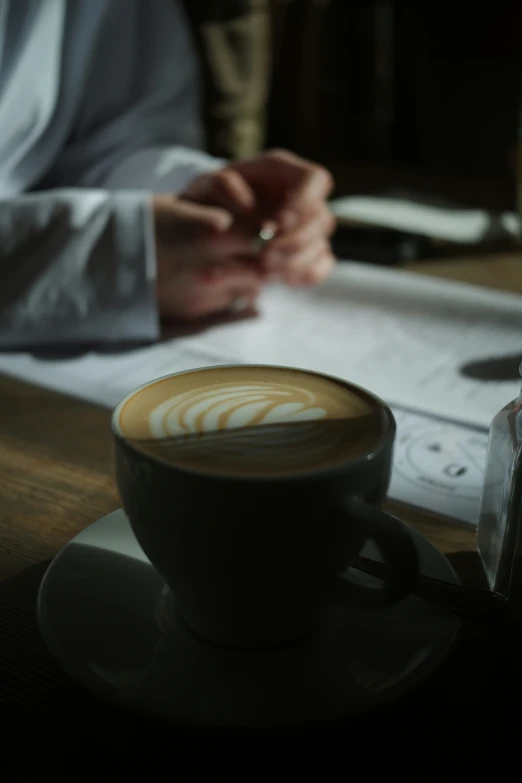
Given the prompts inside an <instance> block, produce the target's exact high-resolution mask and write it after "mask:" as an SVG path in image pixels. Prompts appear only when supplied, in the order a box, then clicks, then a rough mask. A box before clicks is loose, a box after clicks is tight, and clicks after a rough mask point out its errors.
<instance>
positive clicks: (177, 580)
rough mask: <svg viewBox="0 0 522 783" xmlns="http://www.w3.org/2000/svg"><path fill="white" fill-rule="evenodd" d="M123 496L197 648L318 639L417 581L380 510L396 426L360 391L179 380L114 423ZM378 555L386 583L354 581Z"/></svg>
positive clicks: (294, 381) (252, 377)
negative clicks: (360, 560)
mask: <svg viewBox="0 0 522 783" xmlns="http://www.w3.org/2000/svg"><path fill="white" fill-rule="evenodd" d="M112 431H113V435H114V443H115V469H116V481H117V486H118V490H119V493H120V497H121V500H122V504H123V507H124V509H125V512H126V513H127V516H128V518H129V520H130V523H131V525H132V528H133V531H134V533H135V535H136V538H137V540H138V542H139V543H140V545H141V547H142V548H143V550H144V552H145V554H146V555H147V557H148V558H149V559H150V561H151V563H152V564H153V565H154V566H155V567H156V568H157V570H158V571H159V573H160V574H161V575H162V576H163V577H164V579H165V581H166V584H167V585H168V587H169V591H170V593H169V594H170V596H171V599H172V611H175V612H176V613H178V615H179V617H180V618H181V619H182V620H183V621H184V622H185V624H186V625H187V626H188V627H189V628H190V629H192V630H193V631H194V632H195V633H196V634H198V635H200V636H201V637H204V638H205V639H207V640H210V641H212V642H214V643H218V644H222V645H227V646H232V647H237V648H245V649H266V648H270V647H273V646H277V645H280V644H284V643H286V642H289V641H291V640H293V639H297V638H298V637H300V636H301V635H304V634H306V633H307V632H309V631H310V630H312V629H313V628H314V626H315V624H316V623H317V621H318V617H319V616H320V611H321V607H322V606H324V604H325V602H326V601H334V602H337V603H341V604H344V605H349V606H357V607H368V608H370V609H371V607H375V606H381V605H383V604H386V603H390V602H393V601H397V600H399V599H400V598H402V597H403V596H404V595H405V594H406V593H408V591H409V589H410V588H411V586H412V585H413V584H414V582H415V580H416V579H417V577H418V562H417V554H416V550H415V546H414V544H413V541H412V539H411V537H410V535H409V532H408V528H407V527H406V526H405V525H404V524H403V523H402V522H400V521H399V520H398V519H396V518H395V517H392V516H391V515H390V514H387V513H386V512H385V511H383V510H382V508H381V504H382V502H383V499H384V497H385V495H386V492H387V488H388V483H389V478H390V471H391V463H392V451H393V442H394V437H395V422H394V418H393V415H392V412H391V411H390V409H389V408H388V406H387V405H385V404H384V403H383V402H382V401H381V400H380V399H378V398H377V397H375V396H373V395H372V394H370V393H369V392H367V391H365V390H364V389H361V388H359V387H357V386H355V385H353V384H351V383H348V382H346V381H342V380H339V379H336V378H331V377H328V376H325V375H321V374H318V373H313V372H308V371H301V370H296V369H292V368H286V367H268V366H261V365H239V366H224V367H211V368H202V369H198V370H192V371H189V372H183V373H177V374H175V375H170V376H167V377H164V378H160V379H157V380H154V381H151V382H150V383H149V384H146V385H145V386H142V387H140V388H139V389H137V390H135V391H133V392H132V393H131V394H129V395H127V396H126V397H125V398H124V399H123V400H122V401H121V402H120V404H119V405H118V406H117V408H116V409H115V411H114V413H113V418H112ZM368 539H372V540H373V541H374V542H375V544H376V545H377V547H378V549H379V550H380V552H381V554H382V556H383V559H384V560H385V562H386V563H387V564H388V565H389V569H388V570H389V572H390V574H391V575H392V577H391V579H390V581H389V582H387V583H382V585H381V586H379V587H374V586H369V585H368V586H367V585H363V584H361V583H360V582H356V581H355V580H352V579H351V578H350V575H349V574H347V573H346V572H347V569H348V568H349V565H350V563H351V562H352V561H353V559H354V558H355V557H356V556H357V555H358V554H359V552H360V551H361V549H362V547H363V546H364V544H365V543H366V542H367V540H368Z"/></svg>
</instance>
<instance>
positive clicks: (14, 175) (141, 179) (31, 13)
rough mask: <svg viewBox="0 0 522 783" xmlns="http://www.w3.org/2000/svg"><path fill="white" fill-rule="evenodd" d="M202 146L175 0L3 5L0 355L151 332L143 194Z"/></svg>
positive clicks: (197, 167) (169, 182)
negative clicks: (40, 346)
mask: <svg viewBox="0 0 522 783" xmlns="http://www.w3.org/2000/svg"><path fill="white" fill-rule="evenodd" d="M201 141H202V132H201V126H200V121H199V105H198V83H197V67H196V63H195V52H194V48H193V45H192V41H191V40H190V36H189V33H188V29H187V23H186V20H185V18H184V15H183V12H182V10H181V8H180V7H179V6H178V5H177V3H176V1H175V0H0V349H1V348H18V347H20V348H21V347H24V346H27V345H38V344H52V343H59V344H61V343H64V342H65V343H66V342H75V343H78V342H79V343H81V342H87V343H90V342H98V341H102V342H111V341H120V340H129V339H130V340H138V341H141V340H153V339H154V338H156V337H157V335H158V316H157V311H156V305H155V295H154V279H155V257H154V241H153V228H152V218H151V210H150V192H151V191H156V192H161V191H171V192H179V191H180V190H182V189H183V187H184V186H185V185H186V184H187V183H188V182H189V181H190V180H191V179H192V178H193V177H195V176H196V175H197V174H199V173H201V172H202V171H206V170H209V169H212V168H215V167H217V166H220V165H222V161H217V160H216V159H214V158H211V157H210V156H208V155H206V154H205V153H204V152H201V151H199V150H198V147H199V146H200V145H201Z"/></svg>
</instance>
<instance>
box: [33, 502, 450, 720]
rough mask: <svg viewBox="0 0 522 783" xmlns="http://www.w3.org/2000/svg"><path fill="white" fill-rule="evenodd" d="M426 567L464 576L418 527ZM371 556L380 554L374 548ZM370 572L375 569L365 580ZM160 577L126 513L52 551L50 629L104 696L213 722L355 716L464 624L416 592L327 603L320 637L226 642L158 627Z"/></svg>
mask: <svg viewBox="0 0 522 783" xmlns="http://www.w3.org/2000/svg"><path fill="white" fill-rule="evenodd" d="M413 535H414V538H415V542H416V544H417V547H418V551H419V556H420V561H421V569H422V572H423V573H424V574H426V575H429V576H434V577H437V578H439V579H446V580H447V581H450V582H457V581H458V580H457V578H456V576H455V573H454V571H453V569H452V567H451V566H450V564H449V563H448V561H447V560H446V558H445V557H444V556H443V555H442V554H441V553H440V552H439V551H438V550H437V549H436V548H435V547H434V546H432V545H431V544H430V543H429V542H428V541H427V540H426V539H425V538H424V537H423V536H421V535H420V534H419V533H417V532H413ZM363 554H364V555H366V556H367V557H374V558H377V557H378V554H377V551H376V550H374V549H373V548H372V547H371V546H369V545H368V546H367V547H366V548H365V550H364V551H363ZM361 578H363V579H369V577H361ZM163 587H164V582H163V581H162V579H161V577H160V576H159V574H158V573H157V572H156V571H155V569H154V568H153V567H152V566H151V564H150V562H149V561H148V560H147V558H146V557H145V555H144V553H143V551H142V550H141V548H140V546H139V545H138V543H137V541H136V539H135V537H134V534H133V533H132V530H131V528H130V525H129V522H128V520H127V517H126V516H125V514H124V512H123V511H121V510H119V511H115V512H114V513H112V514H109V515H108V516H106V517H104V518H103V519H100V520H99V521H98V522H96V523H95V524H94V525H91V526H90V527H88V528H87V529H86V530H84V531H82V532H81V533H80V534H79V535H78V536H76V538H74V539H73V540H72V541H71V542H70V543H69V544H68V545H67V546H66V547H65V548H64V549H63V550H62V551H61V552H60V554H58V555H57V557H56V558H55V559H54V560H53V562H52V563H51V565H50V566H49V568H48V570H47V573H46V574H45V576H44V578H43V581H42V584H41V586H40V591H39V595H38V621H39V624H40V630H41V632H42V635H43V638H44V640H45V642H46V644H47V645H48V647H49V649H50V650H51V652H52V653H53V654H54V655H55V656H56V658H57V659H58V661H59V662H60V663H61V665H62V666H63V667H64V668H65V669H66V670H67V671H68V672H69V673H70V674H71V675H72V676H73V677H75V678H76V679H77V680H79V681H80V682H81V683H83V684H84V685H85V686H87V687H88V688H90V689H92V690H94V691H96V692H97V693H98V694H99V695H100V696H103V697H106V698H109V699H111V700H116V701H117V702H119V703H120V704H121V703H125V704H126V705H127V706H129V707H134V708H138V709H142V710H145V711H147V712H152V713H155V714H159V715H161V716H164V717H167V718H170V719H174V720H177V721H183V722H189V723H195V724H198V725H202V724H206V725H208V726H213V727H222V728H227V727H244V728H255V727H259V728H261V727H269V726H276V725H283V726H289V725H294V724H295V725H299V724H308V725H309V724H311V723H315V722H321V721H325V720H336V719H340V718H347V717H352V716H356V715H359V714H361V713H363V712H366V711H367V710H369V709H372V708H375V707H377V706H379V705H380V704H382V703H383V701H387V700H389V699H391V698H394V697H396V696H397V695H399V694H400V693H403V692H404V691H405V690H407V689H409V688H411V687H412V686H414V685H415V684H417V683H418V682H419V681H420V680H421V679H423V678H424V677H426V675H427V674H428V673H430V672H431V671H432V670H433V669H434V668H435V667H436V666H438V664H440V663H441V661H442V659H443V658H444V657H445V656H446V655H447V653H448V651H449V650H450V648H451V646H452V644H453V642H454V640H455V639H456V636H457V634H458V631H459V628H460V621H459V620H458V619H457V618H456V617H454V616H452V615H450V614H449V613H446V612H445V611H444V610H442V609H438V608H437V607H435V606H432V605H431V604H429V603H427V602H425V601H423V600H422V599H420V598H417V597H415V596H410V597H408V598H405V599H404V600H403V601H401V602H400V603H398V604H395V605H394V606H391V607H388V608H385V609H378V610H375V609H374V610H370V611H362V610H346V609H339V608H337V607H327V608H325V615H324V624H323V626H324V627H322V628H321V629H319V630H318V632H317V635H316V636H315V637H314V638H309V639H307V640H305V641H302V642H300V643H299V644H295V645H293V646H288V647H285V648H281V649H279V650H277V651H270V652H262V653H257V652H256V653H253V652H237V651H231V650H225V649H222V648H219V647H215V646H212V645H210V644H207V643H205V642H203V641H200V640H198V639H197V638H196V637H194V636H193V635H192V634H191V633H190V631H188V630H186V629H185V628H184V627H183V625H182V624H180V625H176V624H175V626H174V627H172V628H170V630H169V632H168V635H167V636H165V635H164V634H163V633H162V632H161V630H160V626H159V624H158V620H157V618H158V617H160V616H161V611H158V608H159V609H160V610H161V606H162V600H163V599H162V598H161V595H162V590H163Z"/></svg>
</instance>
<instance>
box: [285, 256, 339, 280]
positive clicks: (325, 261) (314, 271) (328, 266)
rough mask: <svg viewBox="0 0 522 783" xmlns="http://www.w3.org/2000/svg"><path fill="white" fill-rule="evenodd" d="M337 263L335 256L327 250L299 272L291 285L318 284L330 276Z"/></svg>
mask: <svg viewBox="0 0 522 783" xmlns="http://www.w3.org/2000/svg"><path fill="white" fill-rule="evenodd" d="M335 264H336V260H335V256H334V255H333V253H332V252H331V251H330V250H327V251H326V252H325V253H324V254H323V255H322V256H319V257H318V258H317V259H316V260H315V261H314V263H312V264H311V265H310V266H309V267H308V268H306V269H303V270H302V271H301V272H300V273H299V274H297V275H296V276H295V278H294V280H293V282H292V283H291V284H290V285H292V286H295V287H298V286H312V285H318V284H319V283H322V282H323V280H325V279H326V278H327V277H328V275H329V274H330V272H331V271H332V269H333V268H334V266H335Z"/></svg>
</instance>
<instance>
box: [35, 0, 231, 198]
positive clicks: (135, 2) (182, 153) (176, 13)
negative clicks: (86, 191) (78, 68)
mask: <svg viewBox="0 0 522 783" xmlns="http://www.w3.org/2000/svg"><path fill="white" fill-rule="evenodd" d="M78 24H79V22H78ZM76 34H77V35H81V29H79V30H78V31H76ZM73 37H74V36H73ZM115 41H117V46H116V47H115ZM115 55H117V56H115ZM108 63H110V67H108V65H107V64H108ZM203 145H204V134H203V128H202V121H201V112H200V84H199V74H198V63H197V55H196V49H195V45H194V43H193V41H192V39H191V36H190V30H189V27H188V23H187V20H186V18H185V15H184V12H183V8H182V6H181V3H180V2H179V0H152V1H151V2H146V3H145V2H143V0H111V2H109V3H107V5H106V12H105V13H104V14H103V16H102V17H101V19H100V21H99V25H98V28H97V32H96V36H95V38H94V39H93V43H92V49H91V52H90V54H89V56H87V57H86V59H85V75H84V77H83V84H82V102H81V104H80V106H79V109H78V113H77V117H76V119H75V123H74V127H73V129H72V132H71V134H70V136H69V139H68V142H67V144H66V146H65V148H64V149H63V150H62V151H61V153H60V154H59V156H58V158H57V160H56V161H55V163H54V165H53V167H52V170H51V171H50V172H49V173H48V175H47V177H46V179H45V181H44V183H43V187H63V186H67V187H70V186H73V187H77V186H82V187H96V188H98V187H102V188H108V189H111V190H117V189H126V188H129V189H146V190H149V191H154V192H172V193H179V192H181V191H182V190H183V189H184V188H185V186H186V185H187V184H188V183H189V182H190V181H191V180H192V179H194V178H195V177H196V176H197V175H198V174H201V173H203V172H206V171H209V170H213V169H215V168H219V167H220V166H223V165H224V161H223V160H220V159H217V158H214V157H212V156H211V155H208V154H207V153H205V152H204V151H203V149H202V147H203Z"/></svg>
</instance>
